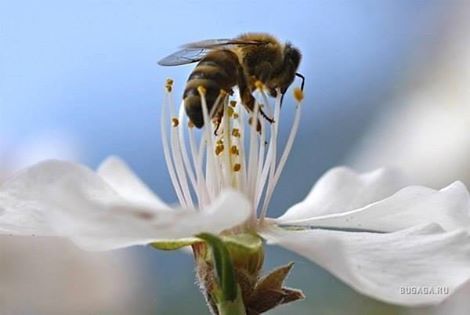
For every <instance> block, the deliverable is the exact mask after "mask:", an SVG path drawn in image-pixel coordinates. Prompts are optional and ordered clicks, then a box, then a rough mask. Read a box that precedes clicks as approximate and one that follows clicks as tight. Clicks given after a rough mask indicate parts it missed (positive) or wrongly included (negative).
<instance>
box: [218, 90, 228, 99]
mask: <svg viewBox="0 0 470 315" xmlns="http://www.w3.org/2000/svg"><path fill="white" fill-rule="evenodd" d="M227 94H228V93H227V91H225V90H222V89H220V92H219V95H220V96H221V97H224V96H226V95H227Z"/></svg>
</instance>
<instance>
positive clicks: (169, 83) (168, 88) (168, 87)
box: [165, 79, 173, 93]
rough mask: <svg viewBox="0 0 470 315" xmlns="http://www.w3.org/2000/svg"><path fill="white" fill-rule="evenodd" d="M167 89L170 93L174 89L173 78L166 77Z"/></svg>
mask: <svg viewBox="0 0 470 315" xmlns="http://www.w3.org/2000/svg"><path fill="white" fill-rule="evenodd" d="M165 89H166V91H167V92H168V93H169V92H171V90H172V89H173V80H172V79H166V83H165Z"/></svg>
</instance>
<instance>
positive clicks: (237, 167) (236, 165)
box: [233, 163, 242, 172]
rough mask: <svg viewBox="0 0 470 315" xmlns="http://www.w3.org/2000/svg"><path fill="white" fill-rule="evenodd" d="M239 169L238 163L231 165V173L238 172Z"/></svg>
mask: <svg viewBox="0 0 470 315" xmlns="http://www.w3.org/2000/svg"><path fill="white" fill-rule="evenodd" d="M241 168H242V166H241V165H240V163H235V164H234V165H233V171H234V172H239V171H240V169H241Z"/></svg>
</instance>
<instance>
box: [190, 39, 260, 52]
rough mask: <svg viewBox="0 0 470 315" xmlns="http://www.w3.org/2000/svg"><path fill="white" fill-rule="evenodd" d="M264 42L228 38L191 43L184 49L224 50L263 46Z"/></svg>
mask: <svg viewBox="0 0 470 315" xmlns="http://www.w3.org/2000/svg"><path fill="white" fill-rule="evenodd" d="M263 43H264V42H262V41H255V40H240V39H228V38H223V39H222V38H220V39H207V40H201V41H198V42H193V43H189V44H186V45H183V46H182V48H194V49H195V48H205V49H211V48H224V47H230V46H234V45H262V44H263Z"/></svg>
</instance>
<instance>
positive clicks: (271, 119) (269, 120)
mask: <svg viewBox="0 0 470 315" xmlns="http://www.w3.org/2000/svg"><path fill="white" fill-rule="evenodd" d="M259 113H260V114H261V116H263V118H264V119H266V120H267V121H268V122H269V123H270V124H272V123H273V122H274V119H273V118H271V117H269V116H268V115H266V113H265V112H264V111H263V109H262V108H260V109H259Z"/></svg>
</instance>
